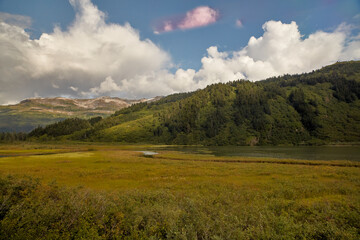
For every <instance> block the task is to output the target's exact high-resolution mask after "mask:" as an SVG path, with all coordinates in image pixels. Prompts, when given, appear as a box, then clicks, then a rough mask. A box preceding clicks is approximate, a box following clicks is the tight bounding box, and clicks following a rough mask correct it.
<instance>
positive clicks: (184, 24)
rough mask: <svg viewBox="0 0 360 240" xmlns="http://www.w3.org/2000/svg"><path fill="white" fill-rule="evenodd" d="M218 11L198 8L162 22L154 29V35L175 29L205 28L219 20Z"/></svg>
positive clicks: (203, 7) (206, 7) (204, 7)
mask: <svg viewBox="0 0 360 240" xmlns="http://www.w3.org/2000/svg"><path fill="white" fill-rule="evenodd" d="M219 18H220V14H219V11H217V10H215V9H213V8H211V7H208V6H200V7H197V8H194V9H193V10H191V11H188V12H187V13H186V14H185V15H184V16H181V17H177V18H176V17H173V18H170V19H168V20H165V21H162V22H161V23H160V24H159V25H158V26H157V27H155V31H154V32H155V33H156V34H159V33H162V32H170V31H174V30H177V29H182V30H186V29H191V28H197V27H205V26H207V25H209V24H212V23H215V22H216V21H217V20H219Z"/></svg>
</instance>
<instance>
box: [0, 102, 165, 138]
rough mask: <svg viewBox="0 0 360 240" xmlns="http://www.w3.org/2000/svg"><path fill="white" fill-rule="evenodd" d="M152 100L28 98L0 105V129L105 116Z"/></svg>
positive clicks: (22, 129) (26, 128) (21, 128)
mask: <svg viewBox="0 0 360 240" xmlns="http://www.w3.org/2000/svg"><path fill="white" fill-rule="evenodd" d="M159 98H161V97H156V98H153V99H137V100H129V99H123V98H117V97H99V98H94V99H71V98H64V97H56V98H30V99H25V100H23V101H21V102H20V103H18V104H14V105H7V106H0V132H12V131H14V132H19V131H23V132H28V131H31V130H33V129H34V128H35V127H37V126H44V125H48V124H51V123H54V122H58V121H61V120H64V119H66V118H71V117H78V118H84V119H89V118H91V117H96V116H101V117H106V116H109V115H111V114H113V113H114V112H115V111H117V110H120V109H122V108H125V107H129V106H131V105H132V104H135V103H140V102H146V101H150V102H151V101H155V100H157V99H159Z"/></svg>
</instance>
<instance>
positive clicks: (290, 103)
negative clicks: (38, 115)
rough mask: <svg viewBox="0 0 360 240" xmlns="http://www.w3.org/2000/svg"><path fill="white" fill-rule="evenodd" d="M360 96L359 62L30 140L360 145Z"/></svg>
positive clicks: (212, 91) (222, 88)
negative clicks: (336, 143)
mask: <svg viewBox="0 0 360 240" xmlns="http://www.w3.org/2000/svg"><path fill="white" fill-rule="evenodd" d="M359 99H360V62H359V61H351V62H341V63H336V64H334V65H331V66H327V67H324V68H322V69H320V70H317V71H313V72H311V73H306V74H298V75H285V76H280V77H274V78H270V79H267V80H264V81H258V82H249V81H245V80H237V81H232V82H229V83H225V84H224V83H219V84H213V85H210V86H208V87H206V88H205V89H202V90H198V91H196V92H192V93H182V94H174V95H170V96H168V97H165V98H163V99H161V100H159V101H157V102H152V103H139V104H135V105H133V106H131V107H129V108H125V109H122V110H120V111H118V112H116V113H115V114H113V115H112V116H110V117H108V118H105V119H103V120H100V121H98V122H96V123H93V124H88V126H86V124H85V125H84V124H83V125H82V126H84V127H83V128H81V129H79V128H78V129H76V131H70V132H69V131H65V130H64V128H60V127H59V128H56V130H55V132H57V133H56V134H54V132H46V131H39V129H38V130H35V131H34V132H32V133H31V136H32V137H33V138H39V137H41V138H42V139H53V138H64V139H71V140H82V141H116V142H129V143H133V142H147V143H166V144H205V145H282V144H291V145H299V144H325V143H333V142H360V100H359ZM59 126H60V125H59ZM36 131H38V133H36ZM52 131H54V129H53V130H52Z"/></svg>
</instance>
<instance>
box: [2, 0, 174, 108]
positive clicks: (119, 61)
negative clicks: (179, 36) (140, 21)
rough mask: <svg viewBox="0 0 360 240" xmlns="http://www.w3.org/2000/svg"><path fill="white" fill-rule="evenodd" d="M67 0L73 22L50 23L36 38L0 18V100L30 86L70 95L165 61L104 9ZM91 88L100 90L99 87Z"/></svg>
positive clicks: (27, 93) (86, 0)
mask: <svg viewBox="0 0 360 240" xmlns="http://www.w3.org/2000/svg"><path fill="white" fill-rule="evenodd" d="M70 3H71V4H72V6H73V7H74V9H75V11H76V18H75V20H74V22H73V23H72V24H71V25H70V26H69V27H68V28H67V29H66V30H62V29H60V28H59V27H55V28H54V30H53V32H51V33H43V34H42V35H41V36H40V37H39V39H34V40H33V39H31V38H30V36H29V34H28V33H27V32H26V31H25V30H24V27H22V26H20V25H19V24H12V23H9V22H8V21H4V20H3V18H2V19H1V20H0V76H1V77H0V86H1V88H0V103H4V102H7V101H14V100H21V99H23V98H27V97H31V96H34V94H35V92H37V93H38V94H40V95H47V96H58V95H64V96H68V95H70V96H74V94H75V93H76V92H78V93H79V94H80V93H81V92H90V91H89V89H91V88H94V87H96V86H99V84H100V83H101V81H103V80H104V79H105V78H106V77H108V76H111V78H112V79H113V81H114V82H116V83H117V84H118V85H119V84H121V81H123V80H126V79H133V78H134V76H136V75H148V74H149V72H153V71H157V70H161V69H164V68H167V67H169V65H170V64H171V61H170V56H169V54H168V53H166V52H165V51H163V50H162V49H160V48H159V47H158V46H156V45H155V44H154V43H153V42H151V41H150V40H148V39H145V40H142V39H140V36H139V33H138V32H137V31H136V30H135V29H134V28H132V27H131V26H130V24H128V23H126V24H124V25H119V24H111V23H107V22H106V21H105V14H104V13H103V12H101V11H100V10H99V9H98V8H97V7H96V6H94V5H93V4H92V3H91V2H90V0H71V1H70ZM11 18H12V17H9V16H7V19H11ZM14 18H18V17H17V16H15V17H14ZM26 19H27V18H26ZM23 86H26V88H24V87H23ZM54 86H57V88H56V87H54ZM71 86H75V87H76V88H78V91H75V87H73V88H71ZM14 92H16V93H17V94H14ZM95 93H98V94H102V93H104V92H103V91H102V90H101V89H99V91H95ZM76 96H77V95H75V96H74V97H76ZM78 96H81V95H78Z"/></svg>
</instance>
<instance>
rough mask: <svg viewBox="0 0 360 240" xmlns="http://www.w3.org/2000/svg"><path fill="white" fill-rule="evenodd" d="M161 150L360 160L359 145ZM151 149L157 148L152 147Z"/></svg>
mask: <svg viewBox="0 0 360 240" xmlns="http://www.w3.org/2000/svg"><path fill="white" fill-rule="evenodd" d="M161 149H163V150H174V151H180V152H186V153H200V154H211V155H215V156H245V157H271V158H293V159H305V160H350V161H360V146H301V147H273V146H266V147H265V146H264V147H249V146H225V147H194V146H189V147H188V146H169V147H164V148H161ZM153 150H159V148H156V149H155V148H154V149H153Z"/></svg>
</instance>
